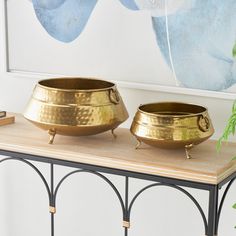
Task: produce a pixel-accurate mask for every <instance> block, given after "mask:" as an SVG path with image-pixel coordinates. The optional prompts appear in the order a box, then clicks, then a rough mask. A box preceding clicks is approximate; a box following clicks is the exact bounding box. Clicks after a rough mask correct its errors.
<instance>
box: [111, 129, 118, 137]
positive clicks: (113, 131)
mask: <svg viewBox="0 0 236 236" xmlns="http://www.w3.org/2000/svg"><path fill="white" fill-rule="evenodd" d="M111 133H112V135H113V137H114V138H115V139H116V138H117V135H116V134H115V129H112V130H111Z"/></svg>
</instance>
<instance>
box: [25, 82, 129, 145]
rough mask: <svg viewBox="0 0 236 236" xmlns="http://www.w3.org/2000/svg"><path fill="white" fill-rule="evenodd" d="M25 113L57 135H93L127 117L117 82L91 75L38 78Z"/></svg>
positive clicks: (115, 125)
mask: <svg viewBox="0 0 236 236" xmlns="http://www.w3.org/2000/svg"><path fill="white" fill-rule="evenodd" d="M24 116H25V118H26V119H28V120H29V121H31V122H32V123H33V124H35V125H36V126H38V127H39V128H42V129H44V130H48V131H49V134H50V143H52V142H53V139H54V136H55V134H56V133H57V134H61V135H78V136H83V135H93V134H98V133H101V132H105V131H108V130H112V131H113V130H114V129H115V128H117V126H119V125H120V124H121V123H122V122H124V121H125V120H126V119H127V118H128V113H127V110H126V108H125V105H124V103H123V101H122V98H121V96H120V95H119V92H118V91H117V89H116V86H115V84H113V83H111V82H108V81H103V80H97V79H89V78H56V79H47V80H42V81H39V82H38V84H37V85H36V87H35V89H34V91H33V95H32V97H31V99H30V101H29V103H28V105H27V108H26V110H25V113H24Z"/></svg>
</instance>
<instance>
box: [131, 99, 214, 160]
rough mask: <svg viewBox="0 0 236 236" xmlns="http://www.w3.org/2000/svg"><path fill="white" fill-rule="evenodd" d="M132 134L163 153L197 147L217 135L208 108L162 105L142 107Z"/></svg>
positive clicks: (167, 103)
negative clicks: (169, 150) (166, 150)
mask: <svg viewBox="0 0 236 236" xmlns="http://www.w3.org/2000/svg"><path fill="white" fill-rule="evenodd" d="M130 130H131V133H132V134H133V135H134V136H135V137H136V138H137V140H138V143H137V148H138V147H139V146H140V144H141V142H144V143H146V144H149V145H152V146H156V147H158V148H164V149H177V148H185V150H186V154H187V157H188V158H190V155H189V153H188V149H190V148H191V147H193V146H194V145H197V144H199V143H201V142H203V141H205V140H206V139H208V138H209V137H211V136H212V135H213V133H214V128H213V126H212V123H211V119H210V117H209V115H208V111H207V109H206V108H205V107H202V106H198V105H193V104H186V103H178V102H161V103H152V104H145V105H141V106H140V107H139V108H138V111H137V113H136V115H135V117H134V120H133V123H132V125H131V128H130Z"/></svg>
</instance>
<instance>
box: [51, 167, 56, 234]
mask: <svg viewBox="0 0 236 236" xmlns="http://www.w3.org/2000/svg"><path fill="white" fill-rule="evenodd" d="M50 167H51V168H50V173H51V178H50V179H51V186H50V187H51V198H50V213H51V236H54V214H55V212H56V208H55V201H54V166H53V164H50Z"/></svg>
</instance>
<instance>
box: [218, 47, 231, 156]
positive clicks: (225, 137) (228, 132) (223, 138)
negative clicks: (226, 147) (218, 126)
mask: <svg viewBox="0 0 236 236" xmlns="http://www.w3.org/2000/svg"><path fill="white" fill-rule="evenodd" d="M234 49H235V57H236V44H235V46H234ZM235 132H236V100H235V101H234V103H233V106H232V114H231V116H230V118H229V120H228V123H227V125H226V127H225V129H224V132H223V134H222V136H221V137H220V139H219V140H218V142H217V145H216V150H217V152H219V151H220V150H221V147H222V142H223V141H228V139H229V136H230V135H234V134H235Z"/></svg>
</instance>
